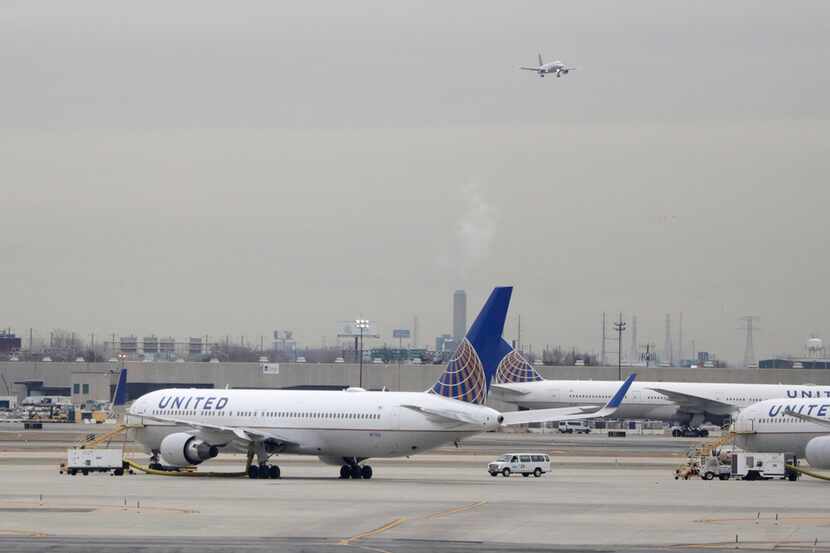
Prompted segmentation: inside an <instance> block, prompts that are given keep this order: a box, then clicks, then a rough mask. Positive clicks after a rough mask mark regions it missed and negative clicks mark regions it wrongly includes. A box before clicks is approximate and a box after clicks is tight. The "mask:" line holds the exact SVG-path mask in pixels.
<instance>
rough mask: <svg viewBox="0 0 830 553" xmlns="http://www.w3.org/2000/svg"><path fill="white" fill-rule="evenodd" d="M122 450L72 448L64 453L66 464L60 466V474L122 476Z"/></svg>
mask: <svg viewBox="0 0 830 553" xmlns="http://www.w3.org/2000/svg"><path fill="white" fill-rule="evenodd" d="M126 468H127V466H126V464H125V463H124V450H123V449H121V448H118V449H95V448H93V449H81V448H79V447H73V448H70V449H69V450H67V452H66V463H65V464H62V465H61V468H60V473H61V474H63V473H64V472H66V474H68V475H70V476H74V475H76V474H78V473H80V474H83V475H84V476H86V475H88V474H89V473H90V472H109V473H111V474H113V475H115V476H121V475H123V474H124V470H125V469H126Z"/></svg>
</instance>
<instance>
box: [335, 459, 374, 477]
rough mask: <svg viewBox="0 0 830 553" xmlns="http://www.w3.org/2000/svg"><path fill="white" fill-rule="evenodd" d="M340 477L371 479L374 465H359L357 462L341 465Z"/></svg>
mask: <svg viewBox="0 0 830 553" xmlns="http://www.w3.org/2000/svg"><path fill="white" fill-rule="evenodd" d="M340 478H341V479H342V480H347V479H349V478H351V479H352V480H361V479H362V480H369V479H370V478H372V467H370V466H369V465H359V464H357V463H351V464H346V465H343V466H342V467H340Z"/></svg>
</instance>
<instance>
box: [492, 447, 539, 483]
mask: <svg viewBox="0 0 830 553" xmlns="http://www.w3.org/2000/svg"><path fill="white" fill-rule="evenodd" d="M487 472H489V473H490V476H498V475H499V474H501V475H502V476H504V477H508V476H510V475H511V474H521V475H522V476H524V477H528V476H530V475H531V474H532V475H533V476H535V477H536V478H539V477H540V476H542V475H543V474H545V473H546V472H550V457H548V456H547V455H545V454H544V453H505V454H504V455H502V456H501V457H499V458H498V459H496V460H495V461H493V462H491V463H490V464H488V465H487Z"/></svg>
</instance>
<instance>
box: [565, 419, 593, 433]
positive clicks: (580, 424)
mask: <svg viewBox="0 0 830 553" xmlns="http://www.w3.org/2000/svg"><path fill="white" fill-rule="evenodd" d="M559 432H561V433H562V434H590V433H591V427H589V426H588V425H587V424H585V422H584V421H562V422H560V423H559Z"/></svg>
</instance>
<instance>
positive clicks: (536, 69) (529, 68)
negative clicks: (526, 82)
mask: <svg viewBox="0 0 830 553" xmlns="http://www.w3.org/2000/svg"><path fill="white" fill-rule="evenodd" d="M519 69H524V70H525V71H539V70H541V69H542V68H541V67H520V68H519Z"/></svg>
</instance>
